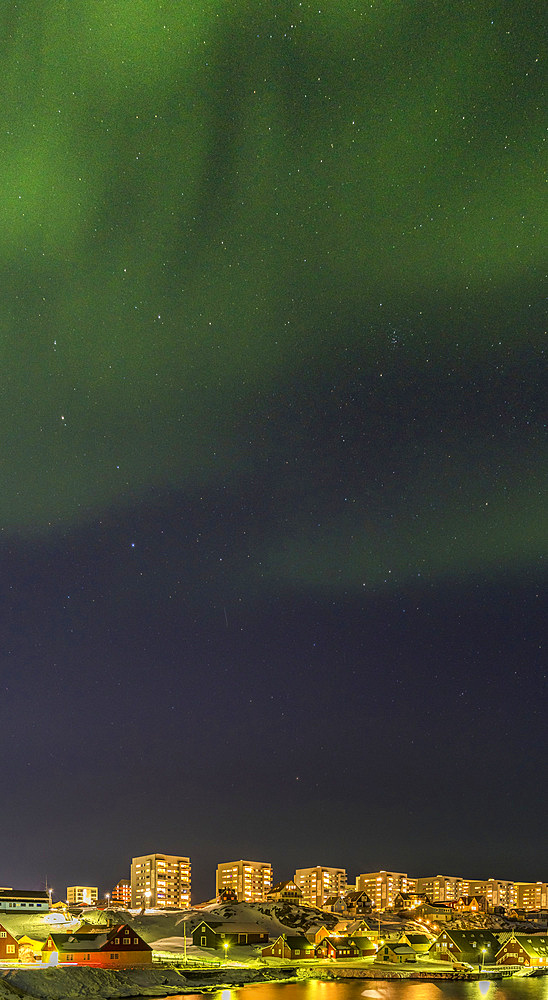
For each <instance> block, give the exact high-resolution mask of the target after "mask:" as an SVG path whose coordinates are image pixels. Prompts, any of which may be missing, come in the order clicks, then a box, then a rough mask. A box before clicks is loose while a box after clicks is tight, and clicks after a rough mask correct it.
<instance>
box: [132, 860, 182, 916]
mask: <svg viewBox="0 0 548 1000" xmlns="http://www.w3.org/2000/svg"><path fill="white" fill-rule="evenodd" d="M190 888H191V868H190V858H186V857H181V856H179V855H177V854H143V855H141V857H139V858H132V861H131V905H132V907H137V906H144V907H153V908H155V909H157V908H158V909H162V908H163V907H165V906H172V907H174V908H175V909H181V910H184V909H186V908H187V907H189V906H190Z"/></svg>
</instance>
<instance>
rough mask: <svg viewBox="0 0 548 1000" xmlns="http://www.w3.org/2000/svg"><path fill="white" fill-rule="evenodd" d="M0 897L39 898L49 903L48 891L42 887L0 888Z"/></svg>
mask: <svg viewBox="0 0 548 1000" xmlns="http://www.w3.org/2000/svg"><path fill="white" fill-rule="evenodd" d="M0 899H39V900H40V902H45V903H49V893H48V892H46V891H45V890H43V889H0Z"/></svg>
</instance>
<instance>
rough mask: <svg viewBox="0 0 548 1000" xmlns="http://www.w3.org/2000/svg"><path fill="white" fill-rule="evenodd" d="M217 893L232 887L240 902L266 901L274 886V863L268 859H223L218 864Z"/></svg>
mask: <svg viewBox="0 0 548 1000" xmlns="http://www.w3.org/2000/svg"><path fill="white" fill-rule="evenodd" d="M215 886H216V894H217V896H218V895H219V893H220V892H222V890H223V889H232V890H233V891H234V892H235V893H236V898H237V899H238V902H245V903H260V902H264V900H265V899H266V897H267V896H268V893H269V892H270V889H271V887H272V865H271V864H270V863H269V862H268V861H242V860H240V861H223V862H222V863H221V864H220V865H217V874H216V883H215Z"/></svg>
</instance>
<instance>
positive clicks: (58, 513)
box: [0, 0, 548, 896]
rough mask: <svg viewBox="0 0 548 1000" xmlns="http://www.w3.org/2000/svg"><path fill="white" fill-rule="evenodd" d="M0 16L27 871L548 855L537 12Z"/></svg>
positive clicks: (7, 519)
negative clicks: (105, 831)
mask: <svg viewBox="0 0 548 1000" xmlns="http://www.w3.org/2000/svg"><path fill="white" fill-rule="evenodd" d="M0 16H1V23H2V35H1V37H2V44H3V76H2V84H1V86H2V88H3V102H2V104H3V108H4V112H3V117H4V127H3V131H2V143H3V154H2V156H1V157H0V191H1V201H0V204H1V212H2V218H1V225H0V275H1V282H2V298H1V302H2V307H1V312H0V317H1V324H2V327H1V343H2V349H3V364H2V394H1V407H2V410H1V415H2V419H1V421H0V440H1V455H2V483H3V489H2V491H1V492H0V527H1V529H2V532H1V536H0V537H1V539H2V552H3V558H2V563H3V572H2V577H1V587H2V608H3V619H4V623H5V626H4V638H3V651H2V676H3V678H4V680H5V683H4V687H5V691H4V694H3V698H2V701H1V703H0V704H1V706H2V707H1V708H0V749H1V750H2V756H3V759H4V760H6V761H9V762H10V764H9V768H7V769H6V770H5V771H4V774H3V777H2V785H3V786H4V787H3V789H2V799H3V801H4V802H5V803H6V808H9V814H10V816H11V817H12V821H13V828H12V829H11V830H4V831H3V832H2V834H1V835H0V844H1V845H2V847H3V848H4V850H3V854H4V856H6V855H9V856H10V858H11V859H12V860H13V871H12V869H11V868H10V867H9V866H8V868H7V869H6V870H4V871H3V872H2V873H1V874H0V881H1V882H3V884H6V885H8V884H9V885H12V884H13V885H16V884H19V883H21V885H23V884H29V885H30V886H31V887H32V886H33V885H37V883H38V882H40V880H42V881H43V879H44V877H45V875H46V874H47V873H49V876H50V880H51V879H52V878H53V884H54V885H56V884H57V881H60V883H61V884H62V880H63V879H65V880H66V884H71V883H72V882H82V884H84V883H89V884H91V885H95V884H99V885H101V884H102V880H104V881H105V888H107V887H108V886H109V884H110V882H111V881H112V882H114V881H116V880H117V879H118V878H119V877H123V876H124V875H125V874H126V869H125V868H123V865H125V864H126V860H125V859H126V858H127V859H129V858H130V857H131V856H132V855H137V854H141V853H144V852H145V851H148V850H162V851H167V852H168V853H169V852H171V853H183V854H190V855H191V856H192V858H193V864H194V867H195V884H196V887H197V892H198V894H199V895H200V893H201V894H202V895H204V896H205V895H206V894H207V893H208V891H210V890H209V884H210V881H211V879H212V876H211V877H210V870H211V871H213V868H214V865H215V864H216V863H217V861H220V860H226V859H228V858H229V857H232V856H234V857H245V856H246V855H251V857H255V856H257V857H264V858H265V859H271V860H272V861H273V863H274V866H275V871H276V872H277V873H278V874H279V876H280V878H281V877H283V876H287V875H289V874H291V873H292V871H293V870H294V868H293V869H291V865H293V866H295V865H304V864H308V863H310V864H313V863H314V864H315V863H318V862H321V863H325V864H336V865H338V864H342V865H346V867H347V868H348V870H349V872H353V871H354V869H357V868H358V867H360V866H362V870H374V869H375V868H376V867H381V868H382V867H390V868H395V869H398V870H402V871H410V872H411V871H414V870H415V869H416V868H417V866H420V865H423V866H426V867H430V860H429V859H430V858H432V867H436V869H438V868H439V869H440V870H441V869H442V868H443V869H444V870H445V869H446V868H451V869H456V868H457V866H458V865H460V868H461V869H462V868H464V867H466V866H467V867H468V869H474V871H470V874H477V875H478V877H479V876H480V875H482V874H485V873H484V872H483V868H482V866H489V862H490V860H491V858H492V859H493V863H492V865H491V868H490V870H489V872H488V873H487V874H489V875H491V874H496V875H498V876H500V877H508V878H513V877H515V878H528V877H531V878H546V877H548V876H546V873H545V872H543V871H540V867H541V863H542V859H543V857H544V855H543V854H542V853H541V845H543V843H544V841H543V836H542V834H543V830H544V828H545V821H546V806H545V804H544V803H543V802H541V801H539V799H538V792H539V789H540V788H541V787H542V780H541V779H542V776H544V778H545V776H546V764H545V757H546V753H545V750H546V747H545V742H544V741H545V734H544V715H545V696H546V677H545V664H544V663H543V659H542V657H543V651H542V621H543V613H542V607H541V602H542V594H543V583H544V581H545V566H544V559H545V556H546V550H547V539H548V532H547V530H546V524H547V520H546V507H545V482H546V476H545V472H546V460H547V448H546V425H545V398H546V385H545V354H544V353H543V352H544V340H543V338H544V334H545V324H544V321H545V315H544V308H543V307H544V302H543V284H542V281H543V275H544V270H545V259H544V243H545V239H544V227H543V225H542V218H543V214H544V198H543V188H542V186H541V185H542V180H543V178H542V172H541V169H540V163H541V157H540V150H541V143H542V139H543V138H544V128H545V121H544V117H545V116H544V114H543V111H544V105H543V98H542V85H543V74H542V64H541V61H540V60H541V56H542V51H541V43H540V39H541V38H542V34H543V22H544V18H543V11H542V10H541V9H540V7H539V5H537V4H534V3H527V2H525V3H521V2H520V3H517V2H516V3H512V4H508V3H503V2H502V0H498V2H497V0H495V2H493V3H490V4H483V3H479V2H467V0H465V2H463V3H460V4H447V3H445V2H435V0H425V2H420V3H418V2H414V0H411V2H407V3H403V2H395V0H377V2H373V3H366V4H363V5H362V4H357V3H350V2H346V0H343V2H339V3H337V4H333V3H329V4H326V5H325V6H323V5H321V4H316V5H314V4H312V3H308V2H304V0H303V2H301V3H299V2H293V3H283V2H282V3H276V2H274V0H272V2H268V0H267V2H262V3H260V4H252V3H250V2H249V0H247V2H243V0H235V2H234V3H230V4H226V3H220V2H216V0H210V2H201V3H196V2H194V0H186V2H185V3H183V4H178V3H169V4H168V3H163V2H159V0H132V2H131V3H128V2H122V0H118V2H109V3H106V2H103V0H94V2H93V4H89V3H83V2H81V0H72V2H70V3H69V2H68V0H67V2H65V0H59V2H56V3H55V4H51V3H47V2H45V0H29V2H27V3H25V4H21V3H19V4H17V3H13V2H11V0H9V2H7V3H6V4H4V6H3V10H2V14H1V15H0ZM541 192H542V193H541ZM411 730H412V732H411ZM92 748H93V749H92ZM91 749H92V752H91ZM113 759H121V760H123V761H125V762H126V763H127V764H128V767H129V770H130V772H131V773H129V774H127V775H126V776H125V777H124V778H123V779H121V778H120V776H118V778H117V779H116V780H115V779H114V777H113V774H114V772H113V770H112V761H113ZM44 767H46V768H47V773H48V780H47V781H44V774H43V768H44ZM448 771H450V780H448V779H449V775H448ZM418 774H420V776H421V777H420V782H418V783H417V780H416V778H417V775H418ZM447 784H450V785H451V788H452V789H453V798H452V801H451V803H450V802H449V801H447V802H445V801H444V800H442V801H441V802H440V800H439V793H440V790H442V789H445V788H446V786H447ZM417 785H418V787H417ZM69 789H71V795H70V800H71V807H70V810H69V812H70V815H68V816H67V802H66V796H67V794H68V790H69ZM390 790H392V793H393V794H392V795H391V793H390ZM265 791H266V792H267V793H268V794H267V796H266V801H267V805H266V806H264V805H263V799H264V796H265ZM486 792H489V797H488V800H487V801H486V800H485V794H486ZM173 797H174V798H173ZM189 800H190V801H192V804H193V805H192V810H191V813H190V815H189V811H188V809H187V803H188V801H189ZM212 801H214V802H215V803H216V804H217V805H216V809H218V810H220V811H221V812H222V813H223V814H225V812H226V811H227V810H228V811H229V812H230V818H227V819H226V823H225V824H224V825H225V828H224V829H223V833H222V837H221V834H220V833H219V832H218V829H219V827H218V825H216V824H213V825H214V826H215V828H216V832H211V830H210V829H209V828H208V818H209V817H210V804H211V802H212ZM166 802H169V808H166ZM286 809H289V810H290V814H291V832H289V825H288V823H287V815H286V814H285V810H286ZM464 809H465V812H466V814H467V815H473V816H474V817H475V822H476V823H477V824H478V826H477V828H476V832H475V834H474V836H470V833H469V826H467V824H466V823H461V821H460V819H459V816H461V815H462V812H461V810H464ZM105 810H106V811H107V812H108V815H109V828H110V832H111V834H112V836H113V837H114V840H115V842H116V847H115V848H113V849H112V851H110V852H107V853H108V854H109V857H108V858H107V857H106V856H105V852H104V850H103V848H102V847H101V848H100V849H99V848H98V847H96V846H95V845H96V844H97V843H98V839H99V831H100V830H101V829H102V823H103V817H104V813H105ZM517 814H521V815H522V816H523V817H524V818H525V825H526V826H527V828H528V830H529V832H530V843H529V847H528V854H527V857H525V854H524V851H523V850H522V849H521V847H520V845H519V844H517V843H516V826H515V824H516V819H515V817H516V815H517ZM31 816H33V817H36V816H39V817H40V825H41V828H43V831H44V832H45V831H47V834H48V840H49V842H50V844H53V845H55V843H56V841H57V840H59V839H60V831H61V829H63V831H64V832H63V838H62V840H63V843H62V845H60V846H59V847H55V846H53V847H50V848H48V852H47V857H46V855H45V854H44V852H43V849H42V847H39V844H41V843H42V841H41V839H40V838H37V839H34V835H33V832H32V830H31V828H30V827H31V825H32V824H30V817H31ZM61 816H63V823H61ZM434 816H435V817H436V824H437V835H436V843H435V844H434V843H431V844H428V843H427V842H428V838H429V834H428V830H429V829H430V830H431V828H432V824H433V822H434ZM395 826H397V827H398V829H399V831H400V835H401V836H400V837H399V838H398V837H396V836H395V835H394V836H393V834H392V833H388V831H389V830H393V828H394V827H395ZM341 827H344V828H345V829H348V836H347V838H346V839H345V838H342V837H341V836H340V834H339V832H338V831H339V830H340V828H341ZM82 829H84V830H85V831H86V832H85V833H84V834H82V832H81V831H82ZM478 831H479V834H480V835H479V836H478ZM77 832H78V835H77ZM391 838H392V839H391ZM73 839H74V840H75V841H77V842H78V846H76V843H75V846H74V847H73V846H70V845H71V843H72V841H73ZM478 844H479V845H480V846H478ZM16 845H19V846H16ZM67 845H68V846H67ZM434 850H435V851H437V852H438V853H437V854H435V856H434V857H435V860H434V857H433V856H432V852H433V851H434ZM384 852H386V854H385V853H384ZM225 854H226V858H225V856H224V855H225ZM387 854H388V855H389V856H386V855H387ZM309 855H313V857H309ZM200 858H202V859H203V868H202V870H200V864H201V862H200ZM427 859H428V864H427ZM495 861H496V862H497V863H498V865H499V868H498V869H497V871H496V872H495V871H494V869H493V865H494V864H495ZM10 863H11V862H10ZM285 865H287V870H286V868H285V867H284V866H285ZM527 866H529V870H527ZM479 868H481V871H478V869H479ZM466 874H468V871H467V872H466ZM56 880H57V881H56ZM60 887H61V886H60Z"/></svg>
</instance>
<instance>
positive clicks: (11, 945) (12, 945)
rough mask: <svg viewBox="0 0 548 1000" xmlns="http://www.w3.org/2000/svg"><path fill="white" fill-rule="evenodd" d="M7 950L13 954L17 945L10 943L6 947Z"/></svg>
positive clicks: (9, 953)
mask: <svg viewBox="0 0 548 1000" xmlns="http://www.w3.org/2000/svg"><path fill="white" fill-rule="evenodd" d="M6 951H7V953H8V955H13V953H14V951H15V945H14V944H8V946H7V948H6Z"/></svg>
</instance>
